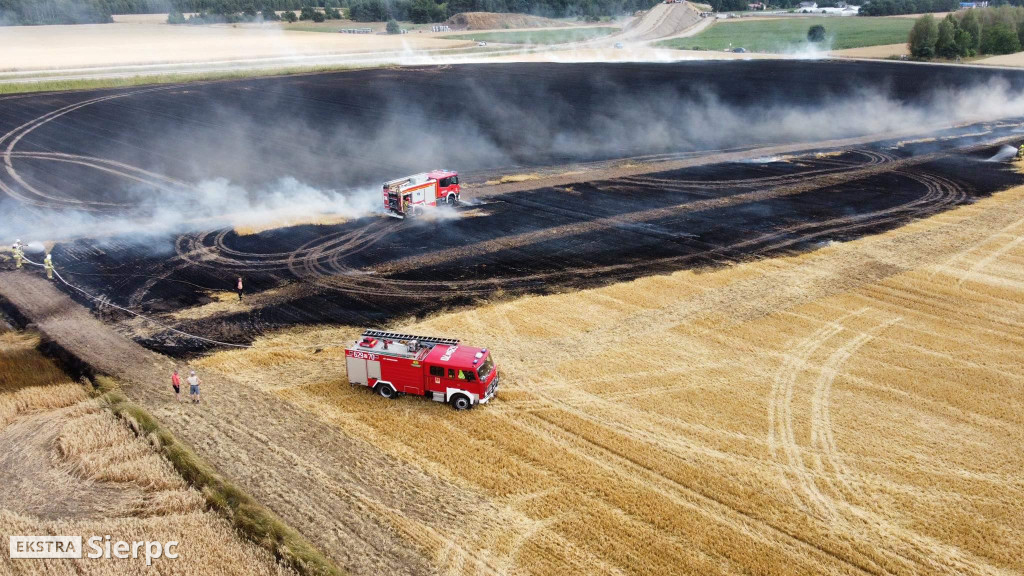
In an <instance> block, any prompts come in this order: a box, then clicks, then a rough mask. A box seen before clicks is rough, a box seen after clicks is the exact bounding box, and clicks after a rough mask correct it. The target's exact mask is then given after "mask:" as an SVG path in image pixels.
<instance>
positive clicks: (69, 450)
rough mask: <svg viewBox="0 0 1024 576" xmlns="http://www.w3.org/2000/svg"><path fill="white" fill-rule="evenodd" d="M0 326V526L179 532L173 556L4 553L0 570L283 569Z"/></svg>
mask: <svg viewBox="0 0 1024 576" xmlns="http://www.w3.org/2000/svg"><path fill="white" fill-rule="evenodd" d="M38 344H39V340H38V338H37V337H35V336H32V335H29V334H23V333H18V332H13V331H4V330H3V329H0V446H2V447H3V453H2V454H0V483H2V484H3V491H2V493H0V536H2V537H3V539H4V541H5V542H6V540H7V536H8V535H14V534H64V535H79V536H82V537H83V538H89V537H90V536H93V535H99V536H104V535H110V536H111V537H112V539H113V540H115V541H116V540H124V541H127V542H133V541H147V540H148V541H153V540H156V541H161V542H167V541H172V540H173V541H178V542H180V544H179V546H178V548H177V552H178V553H179V555H180V556H179V558H177V559H166V558H164V559H157V560H155V561H154V564H153V565H152V566H149V567H147V566H146V565H145V560H144V559H125V560H117V559H88V558H83V559H81V560H12V559H11V558H9V556H8V555H7V554H2V555H0V574H12V575H36V574H38V575H44V574H45V575H53V574H87V575H91V574H95V575H107V574H149V575H153V574H181V575H189V574H196V575H198V574H237V575H250V574H257V575H265V576H271V575H274V576H288V575H289V574H293V573H292V572H291V571H289V570H286V569H284V568H282V567H281V566H279V565H278V564H276V563H275V561H274V559H273V557H272V556H271V555H270V553H269V552H267V551H266V550H264V549H263V548H260V547H258V546H257V545H255V544H253V543H251V542H248V541H244V540H242V539H241V538H240V537H239V536H238V534H237V533H236V532H235V531H234V529H233V528H232V527H231V524H230V523H229V522H228V521H227V520H225V519H224V518H222V517H220V516H219V515H218V514H217V513H215V512H212V511H208V510H207V509H206V503H205V499H204V497H203V496H202V495H201V494H200V493H199V492H197V491H196V490H194V489H192V488H189V487H188V486H187V485H186V484H185V482H184V480H182V478H181V476H179V475H178V474H177V473H176V472H175V471H174V469H173V468H172V466H171V465H170V463H169V462H168V461H167V460H165V459H164V458H163V457H161V456H160V455H158V454H157V452H156V451H155V450H154V449H153V447H152V446H151V445H150V444H149V443H148V442H147V441H145V440H144V439H142V438H140V437H138V436H136V435H135V434H134V433H133V432H132V431H131V430H130V429H129V428H128V426H126V425H125V423H124V422H122V421H120V420H118V419H117V417H115V416H114V415H113V413H111V412H110V410H108V409H107V408H106V407H105V406H104V405H103V404H102V403H101V402H100V400H98V399H95V398H92V397H90V394H89V392H88V389H87V388H86V387H85V386H83V385H82V384H80V383H77V382H73V381H71V380H69V379H68V378H67V376H65V375H64V373H63V372H62V371H61V370H60V369H58V368H57V367H56V366H55V365H54V364H53V363H52V362H51V361H50V360H49V359H47V358H45V357H44V356H42V355H41V354H40V353H39V352H37V350H36V347H37V346H38Z"/></svg>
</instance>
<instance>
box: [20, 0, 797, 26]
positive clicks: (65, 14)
mask: <svg viewBox="0 0 1024 576" xmlns="http://www.w3.org/2000/svg"><path fill="white" fill-rule="evenodd" d="M658 1H659V0H447V1H443V2H442V1H438V0H0V25H25V24H29V25H30V24H79V23H103V22H110V21H111V14H159V13H165V12H166V13H172V14H173V15H174V18H172V20H173V21H174V22H175V23H185V22H189V21H191V22H193V23H206V22H234V21H245V20H251V19H253V18H259V17H260V15H266V17H267V18H264V19H268V18H269V17H270V13H271V12H273V11H281V10H287V11H294V12H301V11H302V10H303V8H307V9H312V8H313V7H316V8H319V9H320V10H315V12H319V13H320V16H313V15H310V17H309V19H319V18H321V17H326V18H330V17H331V16H332V15H333V14H332V12H331V9H342V8H343V9H347V10H348V12H349V16H350V17H351V18H352V19H353V20H358V21H362V22H381V21H385V20H389V19H395V20H411V21H413V22H419V23H423V22H441V21H444V20H446V19H447V18H449V17H450V16H452V15H454V14H458V13H459V12H518V13H528V14H536V15H539V16H549V17H581V18H588V19H596V18H599V17H602V16H613V15H618V14H629V13H633V12H635V11H637V10H646V9H649V8H650V7H652V6H654V5H655V4H657V3H658ZM713 1H714V2H716V3H719V4H720V9H746V2H747V0H713ZM786 1H789V2H792V1H794V0H786ZM722 3H729V5H728V7H727V6H726V5H725V4H722ZM733 4H735V6H733ZM182 13H183V14H198V15H199V16H196V17H195V18H194V19H193V20H189V19H188V18H184V17H182V18H179V17H178V16H177V14H182ZM339 15H340V14H339ZM275 17H276V15H275ZM300 18H301V17H300Z"/></svg>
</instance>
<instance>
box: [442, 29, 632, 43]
mask: <svg viewBox="0 0 1024 576" xmlns="http://www.w3.org/2000/svg"><path fill="white" fill-rule="evenodd" d="M618 30H619V29H618V28H611V27H605V26H601V27H594V28H559V29H555V30H546V29H537V30H521V31H515V32H473V33H470V34H459V35H452V36H444V38H447V39H449V40H472V41H474V42H497V43H500V44H565V43H567V42H581V41H583V40H590V39H592V38H600V37H602V36H607V35H609V34H611V33H613V32H617V31H618Z"/></svg>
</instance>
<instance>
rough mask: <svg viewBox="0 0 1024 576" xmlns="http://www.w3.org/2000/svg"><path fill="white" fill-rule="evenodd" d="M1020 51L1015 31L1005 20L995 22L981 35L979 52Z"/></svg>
mask: <svg viewBox="0 0 1024 576" xmlns="http://www.w3.org/2000/svg"><path fill="white" fill-rule="evenodd" d="M1014 52H1020V38H1018V37H1017V31H1016V30H1014V29H1013V28H1011V27H1010V25H1009V24H1007V23H1006V22H996V23H995V24H993V25H992V26H989V27H988V28H985V30H984V31H983V32H982V35H981V54H1013V53H1014Z"/></svg>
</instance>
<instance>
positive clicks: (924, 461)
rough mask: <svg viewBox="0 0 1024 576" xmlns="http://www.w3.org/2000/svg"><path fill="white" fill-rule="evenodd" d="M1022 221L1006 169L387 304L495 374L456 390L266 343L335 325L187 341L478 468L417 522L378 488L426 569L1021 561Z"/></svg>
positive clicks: (1015, 569)
mask: <svg viewBox="0 0 1024 576" xmlns="http://www.w3.org/2000/svg"><path fill="white" fill-rule="evenodd" d="M1022 233H1024V189H1016V190H1013V191H1009V192H1004V193H1000V194H999V195H997V196H994V197H991V198H988V199H984V200H981V201H979V202H977V203H975V204H972V205H969V206H965V207H962V208H959V209H956V210H953V211H950V212H947V213H944V214H941V215H938V216H934V217H931V218H928V219H925V220H920V221H917V222H914V223H913V224H910V225H907V226H904V227H902V228H899V229H897V230H894V231H891V232H888V233H885V234H881V235H877V236H869V237H865V238H862V239H860V240H856V241H852V242H848V243H840V244H834V245H831V246H828V247H825V248H822V249H819V250H817V251H815V252H811V253H807V254H802V255H797V256H791V257H784V258H773V259H766V260H761V261H756V262H747V263H740V264H736V265H734V266H729V267H725V268H721V269H716V270H710V271H704V272H701V273H697V272H693V271H682V272H676V273H674V274H671V275H663V276H653V277H647V278H642V279H639V280H636V281H633V282H626V283H620V284H615V285H612V286H607V287H603V288H598V289H593V290H585V291H579V292H575V293H571V294H558V295H547V296H532V297H525V298H518V299H515V300H512V301H505V302H497V303H494V304H490V305H483V306H480V307H476V308H473V309H466V310H461V311H456V312H453V313H446V314H440V315H437V316H435V317H432V318H429V319H427V320H424V321H411V322H409V323H407V324H405V325H398V326H394V328H395V329H397V330H400V331H403V332H412V333H440V334H453V335H459V336H460V337H461V338H463V339H464V341H466V342H471V343H473V344H474V345H479V346H486V347H488V348H491V349H493V350H494V351H495V353H496V359H497V361H498V363H499V365H500V370H501V378H502V390H501V392H500V393H499V396H498V398H497V400H496V401H495V402H494V403H492V404H489V405H487V406H485V407H480V408H478V409H474V410H472V411H470V412H468V413H455V412H453V411H452V410H451V409H450V408H448V407H447V406H444V405H439V404H434V403H431V402H429V401H425V400H421V399H416V398H410V397H406V398H401V399H399V400H395V401H385V400H383V399H381V398H379V397H376V396H374V395H372V394H371V393H369V392H368V391H366V390H362V389H353V388H350V387H349V386H348V385H347V384H346V383H345V381H344V368H343V353H342V350H341V348H330V349H327V350H325V351H324V352H323V353H320V354H317V353H314V352H313V351H311V350H301V349H292V350H286V351H282V350H281V349H280V348H276V346H301V345H303V344H306V345H309V344H316V343H318V342H324V341H345V340H347V339H350V338H352V337H353V336H354V334H356V333H357V332H356V331H355V330H354V329H335V328H304V329H296V330H292V331H290V332H288V333H285V334H281V335H279V336H277V337H269V338H267V339H265V340H261V341H260V342H259V343H258V346H257V348H254V349H250V350H242V351H225V352H219V353H217V354H214V355H212V356H210V357H207V358H206V359H204V360H202V361H201V362H200V364H201V366H202V367H203V369H204V370H206V371H223V373H225V374H231V375H235V376H237V375H239V374H241V375H243V376H241V377H240V379H239V380H238V382H239V385H240V386H241V385H247V386H254V387H258V388H260V389H263V390H268V391H271V392H273V393H275V394H277V395H278V396H280V397H281V398H282V399H285V400H287V401H289V402H292V403H294V404H296V405H299V406H301V407H303V408H304V409H306V410H307V411H308V412H309V414H310V415H311V417H316V418H319V419H321V420H323V421H326V422H328V423H330V424H332V425H333V426H336V427H337V428H338V433H339V434H341V435H352V436H356V437H360V438H364V439H366V440H368V441H370V442H373V443H374V445H375V446H377V447H379V448H380V449H382V450H384V451H386V452H387V453H389V454H391V455H393V456H394V457H395V458H399V459H402V460H404V461H406V462H408V463H409V464H411V465H413V466H415V467H417V468H419V469H424V470H430V471H432V472H433V473H434V474H437V475H438V476H439V477H442V478H445V479H448V480H450V481H452V482H454V483H456V484H457V485H458V486H460V487H461V490H462V491H464V493H465V494H467V495H468V494H483V495H484V496H485V497H486V499H487V502H488V505H486V506H481V507H480V508H479V509H478V510H476V511H475V512H474V514H472V515H470V516H468V517H461V518H460V521H459V522H458V523H453V524H450V525H447V526H446V527H445V528H441V529H437V530H426V529H422V528H421V527H420V525H419V524H417V523H416V520H415V519H414V518H413V517H412V516H405V515H403V513H402V512H400V511H399V510H398V509H394V508H386V509H381V510H378V511H376V512H374V513H375V514H379V515H381V517H384V518H387V519H388V521H389V522H391V523H392V524H394V525H397V526H400V527H402V529H403V531H404V532H405V534H406V536H405V537H406V539H407V541H408V542H409V544H410V546H415V547H417V548H420V549H423V550H426V551H428V552H427V553H428V554H429V555H430V557H431V558H432V561H433V562H434V564H435V566H436V567H437V569H438V571H439V572H443V573H447V574H481V573H496V574H505V573H516V574H537V575H544V576H547V575H555V574H570V573H586V574H621V573H629V574H713V573H715V574H717V573H745V574H749V573H758V574H852V573H864V572H867V573H873V572H879V573H896V574H997V573H1002V574H1010V573H1020V572H1021V571H1022V570H1024V559H1022V558H1021V556H1020V554H1019V553H1018V552H1017V551H1019V549H1020V543H1021V535H1022V534H1024V485H1022V484H1021V483H1020V481H1019V473H1018V472H1019V470H1020V469H1021V467H1022V466H1024V453H1022V452H1021V450H1020V446H1021V443H1022V442H1024V373H1022V371H1021V369H1020V368H1021V358H1020V350H1021V348H1022V347H1024V338H1022V336H1021V331H1020V327H1021V326H1022V325H1024V244H1021V242H1020V238H1021V236H1020V235H1021V234H1022ZM666 295H671V297H666ZM365 472H366V474H367V477H370V478H375V477H376V476H375V474H374V473H373V471H372V470H366V471H365ZM280 489H282V490H286V489H289V487H286V486H281V487H280ZM965 503H971V504H970V505H967V504H965ZM325 528H327V526H325ZM469 539H472V541H473V542H474V547H473V549H472V550H469V549H465V548H461V547H458V546H456V545H455V544H453V543H457V542H465V541H467V540H469Z"/></svg>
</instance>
